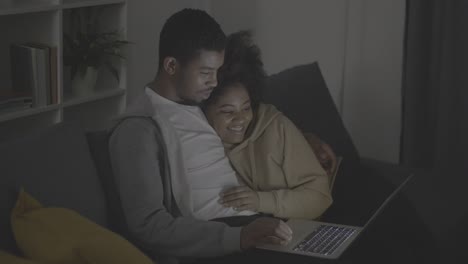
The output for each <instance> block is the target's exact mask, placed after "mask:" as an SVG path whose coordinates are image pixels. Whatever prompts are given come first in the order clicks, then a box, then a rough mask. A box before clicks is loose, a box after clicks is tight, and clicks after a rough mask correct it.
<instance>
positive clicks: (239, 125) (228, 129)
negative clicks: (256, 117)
mask: <svg viewBox="0 0 468 264" xmlns="http://www.w3.org/2000/svg"><path fill="white" fill-rule="evenodd" d="M224 89H225V91H224V92H223V94H221V95H220V96H219V97H218V98H216V100H215V102H213V103H212V104H210V105H208V106H207V107H206V112H205V114H206V117H207V119H208V122H209V123H210V125H211V126H213V128H214V129H215V131H216V133H218V135H219V137H220V138H221V140H222V141H223V143H224V144H228V145H229V144H238V143H241V142H242V141H243V140H244V137H245V132H246V130H247V128H248V126H249V124H250V122H251V121H252V117H253V113H252V106H251V103H250V97H249V94H248V92H247V89H246V88H245V87H244V86H243V85H242V84H240V83H237V84H233V85H230V86H228V87H225V88H224Z"/></svg>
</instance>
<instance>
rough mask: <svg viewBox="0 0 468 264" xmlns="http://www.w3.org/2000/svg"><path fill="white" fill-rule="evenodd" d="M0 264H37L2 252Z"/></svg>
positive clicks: (0, 251) (0, 252) (0, 253)
mask: <svg viewBox="0 0 468 264" xmlns="http://www.w3.org/2000/svg"><path fill="white" fill-rule="evenodd" d="M0 263H2V264H37V262H34V261H32V260H29V259H25V258H21V257H17V256H15V255H13V254H10V253H8V252H5V251H3V250H0Z"/></svg>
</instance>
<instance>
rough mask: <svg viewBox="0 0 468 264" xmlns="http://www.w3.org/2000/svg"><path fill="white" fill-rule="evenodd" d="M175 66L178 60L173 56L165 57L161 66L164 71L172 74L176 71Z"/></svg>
mask: <svg viewBox="0 0 468 264" xmlns="http://www.w3.org/2000/svg"><path fill="white" fill-rule="evenodd" d="M177 67H179V62H178V61H177V59H176V58H174V57H166V58H164V62H163V68H164V71H165V72H167V73H168V74H169V75H174V74H175V73H176V71H177Z"/></svg>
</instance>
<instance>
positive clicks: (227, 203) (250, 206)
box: [219, 186, 260, 212]
mask: <svg viewBox="0 0 468 264" xmlns="http://www.w3.org/2000/svg"><path fill="white" fill-rule="evenodd" d="M219 196H220V199H219V203H220V204H222V205H223V206H224V207H232V208H234V210H236V211H245V210H250V211H255V212H256V211H257V210H258V205H259V201H260V200H259V198H258V194H257V192H255V191H253V190H252V189H250V188H249V187H247V186H239V187H233V188H230V189H228V190H226V191H223V192H222V193H220V195H219Z"/></svg>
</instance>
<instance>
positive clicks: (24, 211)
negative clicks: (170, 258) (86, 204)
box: [11, 190, 153, 264]
mask: <svg viewBox="0 0 468 264" xmlns="http://www.w3.org/2000/svg"><path fill="white" fill-rule="evenodd" d="M11 224H12V228H13V233H14V236H15V239H16V242H17V244H18V247H19V248H20V249H21V250H22V251H23V253H24V255H25V256H26V257H28V258H30V259H33V260H35V261H42V262H47V263H77V264H78V263H80V264H81V263H87V264H97V263H100V264H106V263H109V264H111V263H112V264H119V263H122V264H124V263H140V264H152V263H153V262H152V261H151V259H149V258H148V257H147V256H146V255H144V254H143V253H142V252H141V251H139V250H138V249H137V248H136V247H134V246H133V245H132V244H131V243H130V242H128V241H127V240H125V239H123V238H122V237H120V236H119V235H117V234H115V233H113V232H111V231H110V230H107V229H105V228H103V227H100V226H98V225H97V224H95V223H94V222H92V221H90V220H88V219H86V218H85V217H83V216H81V215H79V214H78V213H76V212H74V211H72V210H70V209H66V208H54V207H50V208H47V207H43V206H42V205H41V204H40V203H39V202H38V201H36V200H35V199H34V198H33V197H31V196H30V195H29V194H27V193H26V192H24V191H23V190H21V191H20V193H19V197H18V200H17V203H16V205H15V207H14V208H13V211H12V215H11Z"/></svg>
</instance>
